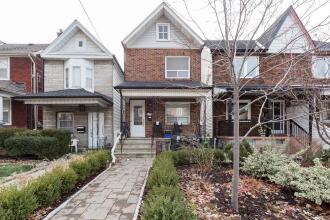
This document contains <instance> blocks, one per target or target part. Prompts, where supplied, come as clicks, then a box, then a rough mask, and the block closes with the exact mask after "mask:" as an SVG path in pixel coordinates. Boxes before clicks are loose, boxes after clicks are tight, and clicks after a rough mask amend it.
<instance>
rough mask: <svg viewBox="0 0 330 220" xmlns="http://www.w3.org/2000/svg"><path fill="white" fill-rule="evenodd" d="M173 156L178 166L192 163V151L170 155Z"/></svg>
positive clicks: (180, 151)
mask: <svg viewBox="0 0 330 220" xmlns="http://www.w3.org/2000/svg"><path fill="white" fill-rule="evenodd" d="M169 154H170V155H171V156H172V159H173V162H174V164H175V165H177V166H181V165H188V164H191V163H192V151H191V150H186V149H184V150H178V151H172V152H170V153H169Z"/></svg>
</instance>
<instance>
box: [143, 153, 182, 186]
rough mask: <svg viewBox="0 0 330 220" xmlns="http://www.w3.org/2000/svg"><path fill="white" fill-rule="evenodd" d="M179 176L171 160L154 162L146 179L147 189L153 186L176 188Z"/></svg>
mask: <svg viewBox="0 0 330 220" xmlns="http://www.w3.org/2000/svg"><path fill="white" fill-rule="evenodd" d="M178 183H179V176H178V174H177V173H176V169H175V167H174V164H173V160H171V159H159V160H157V159H156V160H155V162H154V165H153V169H152V172H151V174H150V176H149V178H148V187H149V188H153V187H155V186H162V185H164V186H177V185H178Z"/></svg>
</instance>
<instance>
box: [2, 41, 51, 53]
mask: <svg viewBox="0 0 330 220" xmlns="http://www.w3.org/2000/svg"><path fill="white" fill-rule="evenodd" d="M46 47H48V44H6V43H4V44H0V54H29V53H33V52H37V51H40V50H44V49H46Z"/></svg>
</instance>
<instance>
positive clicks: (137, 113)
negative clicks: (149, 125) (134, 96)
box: [133, 105, 143, 125]
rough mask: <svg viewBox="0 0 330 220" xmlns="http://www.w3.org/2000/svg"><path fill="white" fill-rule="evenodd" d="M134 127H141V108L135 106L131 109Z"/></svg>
mask: <svg viewBox="0 0 330 220" xmlns="http://www.w3.org/2000/svg"><path fill="white" fill-rule="evenodd" d="M133 114H134V125H143V108H142V106H138V105H135V106H134V107H133Z"/></svg>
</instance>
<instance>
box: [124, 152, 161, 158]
mask: <svg viewBox="0 0 330 220" xmlns="http://www.w3.org/2000/svg"><path fill="white" fill-rule="evenodd" d="M119 155H120V156H121V157H124V158H153V157H155V156H156V154H131V153H129V154H119Z"/></svg>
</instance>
